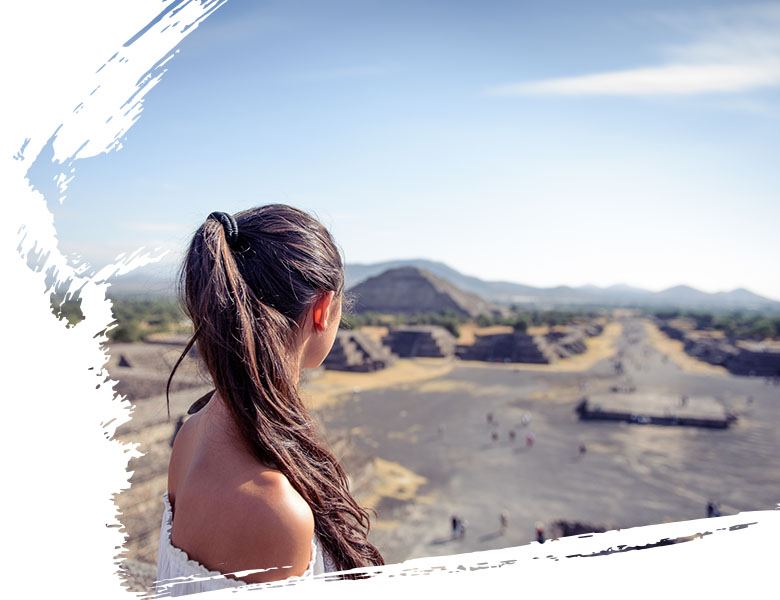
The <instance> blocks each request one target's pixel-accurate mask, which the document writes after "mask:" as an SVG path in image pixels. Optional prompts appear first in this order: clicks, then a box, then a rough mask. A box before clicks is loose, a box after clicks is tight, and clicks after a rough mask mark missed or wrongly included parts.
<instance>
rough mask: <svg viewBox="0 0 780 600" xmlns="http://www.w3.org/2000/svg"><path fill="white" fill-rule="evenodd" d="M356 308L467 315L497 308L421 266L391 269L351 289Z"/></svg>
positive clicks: (488, 311) (404, 312)
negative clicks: (420, 267)
mask: <svg viewBox="0 0 780 600" xmlns="http://www.w3.org/2000/svg"><path fill="white" fill-rule="evenodd" d="M349 292H350V294H351V295H352V296H353V297H354V298H355V308H354V310H355V312H358V313H360V312H379V313H394V314H398V313H402V314H419V313H444V312H447V311H449V312H455V313H457V314H460V315H463V316H466V317H476V316H478V315H480V314H490V313H491V312H493V311H494V310H496V308H495V307H494V306H493V305H492V304H490V303H489V302H486V301H485V300H483V299H482V298H480V297H479V296H477V295H475V294H472V293H469V292H464V291H463V290H461V289H460V288H457V287H456V286H454V285H453V284H451V283H450V282H449V281H447V280H445V279H442V278H441V277H437V276H436V275H434V274H433V273H431V272H430V271H426V270H425V269H419V268H417V267H401V268H398V269H390V270H389V271H385V272H384V273H382V274H380V275H377V276H376V277H371V278H370V279H367V280H365V281H363V282H361V283H359V284H358V285H356V286H355V287H353V288H351V289H350V290H349Z"/></svg>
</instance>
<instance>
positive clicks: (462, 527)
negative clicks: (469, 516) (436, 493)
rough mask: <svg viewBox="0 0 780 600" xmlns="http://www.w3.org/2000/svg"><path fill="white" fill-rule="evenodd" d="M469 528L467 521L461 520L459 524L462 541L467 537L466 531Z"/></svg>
mask: <svg viewBox="0 0 780 600" xmlns="http://www.w3.org/2000/svg"><path fill="white" fill-rule="evenodd" d="M468 528H469V522H468V521H467V520H466V519H461V520H460V523H458V535H459V537H460V539H463V538H464V537H466V530H467V529H468Z"/></svg>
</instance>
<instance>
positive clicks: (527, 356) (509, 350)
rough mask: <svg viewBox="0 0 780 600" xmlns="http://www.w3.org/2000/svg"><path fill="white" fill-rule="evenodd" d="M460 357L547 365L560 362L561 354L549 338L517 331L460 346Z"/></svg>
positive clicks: (487, 336)
mask: <svg viewBox="0 0 780 600" xmlns="http://www.w3.org/2000/svg"><path fill="white" fill-rule="evenodd" d="M583 346H584V342H583ZM583 350H584V348H583ZM567 355H568V354H567ZM458 356H459V357H460V358H462V359H464V360H482V361H488V362H518V363H534V364H545V365H546V364H550V363H553V362H555V361H556V360H558V358H559V357H560V354H559V352H558V349H557V348H556V345H555V344H553V343H551V342H550V341H549V340H548V339H547V337H545V336H543V335H528V334H526V333H521V332H518V331H516V332H514V333H496V334H492V335H483V336H478V337H477V339H476V341H475V342H474V344H472V345H471V346H459V347H458Z"/></svg>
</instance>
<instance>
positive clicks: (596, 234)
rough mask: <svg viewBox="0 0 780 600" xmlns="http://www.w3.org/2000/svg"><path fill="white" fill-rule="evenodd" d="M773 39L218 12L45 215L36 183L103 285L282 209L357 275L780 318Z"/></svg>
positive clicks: (337, 12) (456, 16)
mask: <svg viewBox="0 0 780 600" xmlns="http://www.w3.org/2000/svg"><path fill="white" fill-rule="evenodd" d="M488 9H489V10H488ZM778 27H780V3H778V2H770V3H757V4H743V3H736V2H723V1H713V0H710V1H698V0H697V1H692V2H689V3H686V5H685V7H684V8H680V7H679V3H676V2H671V1H668V2H667V1H654V2H649V1H640V2H635V3H631V4H630V5H617V6H616V5H614V3H610V2H593V3H588V5H587V6H583V5H581V4H580V3H576V2H555V3H552V4H550V3H548V4H545V5H536V4H524V3H515V2H504V1H495V2H491V3H489V4H488V5H485V6H480V7H477V6H475V5H474V4H473V3H469V2H448V3H443V2H434V1H431V2H425V3H418V2H408V1H402V2H398V3H393V4H392V5H386V4H382V3H371V2H369V3H364V2H354V1H339V2H335V3H329V5H328V6H327V7H326V6H323V5H320V4H318V3H316V2H310V1H308V0H297V1H294V2H286V3H275V2H270V3H263V4H262V5H258V4H256V3H250V2H242V1H240V0H231V1H230V2H228V3H227V4H225V5H224V6H222V7H221V8H219V10H217V11H216V13H215V14H214V15H213V16H211V17H210V18H209V19H208V20H207V21H206V22H204V23H203V25H202V26H201V27H199V28H198V30H197V31H195V32H194V33H193V34H192V35H191V36H189V37H188V38H187V39H185V40H184V42H183V43H182V44H181V45H180V48H179V50H180V51H179V52H178V53H177V54H176V55H175V56H174V57H173V58H172V59H171V60H170V61H168V63H167V64H166V65H165V69H166V72H165V74H164V76H163V77H162V79H161V82H160V84H159V85H158V86H157V87H156V88H155V89H154V90H152V91H151V92H149V94H148V95H147V97H146V99H145V101H144V110H143V113H142V115H141V118H140V120H139V121H138V122H137V123H136V124H135V125H134V126H133V127H132V129H131V130H130V131H129V133H128V135H127V136H126V137H125V138H122V142H123V146H124V147H123V148H122V149H121V150H120V151H119V152H112V153H110V154H106V155H100V156H97V157H94V158H89V159H84V160H80V161H78V166H77V168H76V171H75V178H74V179H73V181H72V182H71V184H70V185H69V189H68V191H67V198H66V199H65V200H64V202H63V203H62V204H60V203H59V202H58V198H57V193H56V190H55V189H54V188H53V184H52V183H51V182H50V179H51V178H50V173H51V168H50V166H47V165H46V163H45V159H44V160H43V161H39V162H38V164H36V165H35V166H34V167H33V169H31V172H30V177H31V180H32V181H33V183H34V184H35V185H36V186H37V187H38V189H40V190H41V191H42V192H43V193H44V195H45V196H46V198H47V203H48V206H49V208H50V210H51V211H52V213H53V214H54V222H55V226H56V228H57V232H58V237H59V240H60V247H61V249H62V250H63V252H64V253H66V254H69V255H72V256H75V255H76V254H77V255H79V256H80V257H81V259H80V260H86V261H87V262H89V263H90V264H92V265H94V266H95V267H96V268H99V267H100V266H102V265H104V264H107V263H109V262H111V261H112V260H113V259H114V257H115V256H116V255H118V254H119V253H120V252H126V253H130V252H133V251H134V250H136V249H137V248H138V247H140V246H146V247H149V248H160V249H163V250H164V249H167V250H170V251H172V252H171V256H175V255H176V254H177V253H178V252H180V251H181V248H182V247H183V246H184V244H185V243H186V241H187V239H188V237H189V235H190V234H191V232H192V231H193V230H194V229H195V228H196V227H197V226H198V225H199V224H200V223H201V222H202V220H203V219H204V218H205V216H206V215H208V214H209V213H210V212H212V211H214V210H223V211H230V212H237V211H238V210H241V209H244V208H247V207H249V206H253V205H258V204H265V203H273V202H282V203H287V204H292V205H294V206H298V207H300V208H303V209H305V210H308V211H310V212H313V213H314V214H316V215H318V216H319V217H320V218H321V219H322V220H323V222H324V223H325V224H326V225H327V226H328V227H329V228H330V229H331V230H332V232H333V234H334V237H335V238H336V240H337V242H338V243H339V244H340V246H341V247H342V248H343V250H344V254H345V258H346V261H347V262H350V263H375V262H383V261H388V260H394V259H396V258H397V257H398V256H399V255H401V256H426V257H429V259H430V260H434V261H438V262H443V263H445V264H447V265H449V266H451V267H452V268H455V269H457V270H458V271H460V272H462V273H464V274H469V275H474V276H477V277H479V278H481V279H485V280H505V281H513V282H518V283H523V284H526V285H532V286H536V287H553V286H557V285H569V286H572V287H578V286H582V285H596V286H599V287H608V286H610V285H615V284H618V283H623V284H625V285H630V286H633V287H639V288H643V289H648V290H663V289H667V288H669V287H673V286H675V285H681V284H683V285H690V286H692V287H694V288H697V289H700V290H703V291H706V292H716V291H724V290H733V289H738V288H745V289H749V290H751V291H753V292H755V293H757V294H759V295H762V296H765V297H768V298H772V299H780V278H778V277H776V276H772V273H775V272H776V262H777V257H778V256H780V236H778V235H777V226H776V224H777V223H778V222H780V204H778V202H777V201H776V199H777V198H778V197H780V178H778V176H777V174H776V172H777V169H776V165H775V164H774V163H775V160H774V157H775V156H777V154H778V151H780V108H779V105H778V97H779V96H778V88H780V43H779V42H778V38H777V35H776V31H777V28H778ZM106 58H108V57H106ZM166 260H170V258H169V259H166Z"/></svg>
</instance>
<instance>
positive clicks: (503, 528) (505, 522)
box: [498, 511, 509, 535]
mask: <svg viewBox="0 0 780 600" xmlns="http://www.w3.org/2000/svg"><path fill="white" fill-rule="evenodd" d="M498 518H499V521H500V522H501V535H504V534H505V533H506V528H507V527H508V526H509V516H508V515H507V514H506V512H505V511H502V512H501V514H500V515H499V516H498Z"/></svg>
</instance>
